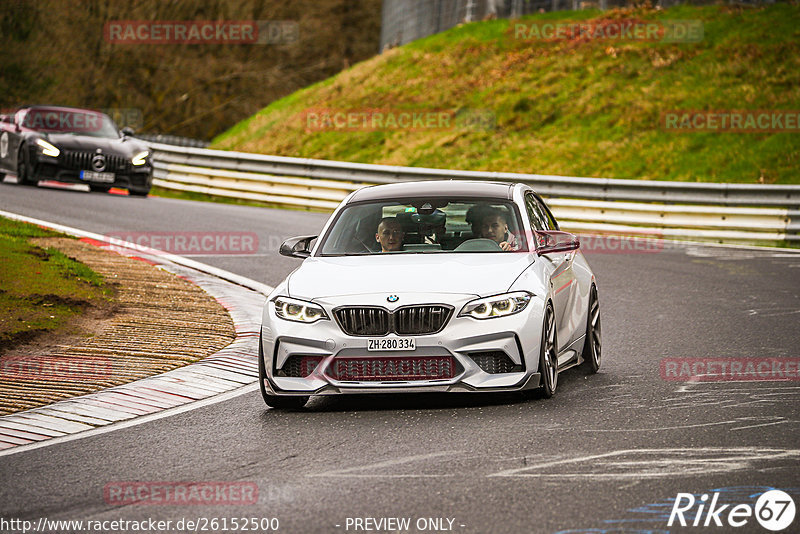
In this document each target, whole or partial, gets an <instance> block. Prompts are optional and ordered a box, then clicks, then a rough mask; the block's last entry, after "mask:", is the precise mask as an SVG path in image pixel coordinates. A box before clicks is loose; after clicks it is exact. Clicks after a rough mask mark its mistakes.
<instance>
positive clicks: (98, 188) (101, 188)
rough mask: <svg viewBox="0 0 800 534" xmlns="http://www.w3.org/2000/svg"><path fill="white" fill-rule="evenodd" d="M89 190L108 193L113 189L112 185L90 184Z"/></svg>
mask: <svg viewBox="0 0 800 534" xmlns="http://www.w3.org/2000/svg"><path fill="white" fill-rule="evenodd" d="M89 190H90V191H92V192H93V193H108V192H109V191H111V186H110V185H96V184H89Z"/></svg>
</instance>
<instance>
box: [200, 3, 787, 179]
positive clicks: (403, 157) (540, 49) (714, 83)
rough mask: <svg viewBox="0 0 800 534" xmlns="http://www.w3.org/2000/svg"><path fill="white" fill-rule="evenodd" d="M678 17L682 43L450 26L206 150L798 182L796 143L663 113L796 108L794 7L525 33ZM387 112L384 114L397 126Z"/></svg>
mask: <svg viewBox="0 0 800 534" xmlns="http://www.w3.org/2000/svg"><path fill="white" fill-rule="evenodd" d="M607 19H626V20H630V19H636V20H641V21H654V20H655V21H658V20H661V21H663V20H675V19H684V20H685V19H690V20H698V19H699V20H701V21H702V23H703V30H704V35H703V39H702V40H700V41H699V42H694V43H664V42H652V41H649V42H645V41H641V40H639V41H635V40H627V41H622V40H608V39H606V40H586V39H584V40H581V39H571V40H570V39H562V40H555V41H554V40H551V41H545V40H542V39H524V38H518V37H515V26H514V25H515V24H516V23H518V22H519V21H507V20H493V21H486V22H478V23H472V24H467V25H463V26H461V27H458V28H454V29H452V30H450V31H447V32H444V33H441V34H438V35H434V36H431V37H428V38H425V39H422V40H419V41H416V42H413V43H411V44H409V45H406V46H403V47H400V48H395V49H392V50H390V51H388V52H384V53H383V54H381V55H379V56H377V57H375V58H372V59H370V60H368V61H365V62H362V63H359V64H357V65H355V66H353V67H351V68H349V69H347V70H345V71H343V72H341V73H340V74H338V75H336V76H334V77H333V78H329V79H327V80H325V81H323V82H320V83H317V84H315V85H312V86H310V87H308V88H306V89H303V90H300V91H298V92H296V93H294V94H292V95H290V96H288V97H286V98H283V99H281V100H278V101H275V102H273V103H272V104H271V105H270V106H268V107H266V108H265V109H263V110H261V111H260V112H258V113H257V114H256V115H254V116H252V117H250V118H249V119H247V120H245V121H242V122H241V123H239V124H237V125H236V126H235V127H233V128H232V129H231V130H229V131H228V132H226V133H224V134H222V135H220V136H219V137H217V138H216V139H215V140H214V144H213V146H214V147H215V148H222V149H230V150H241V151H247V152H258V153H266V154H277V155H287V156H299V157H312V158H322V159H335V160H344V161H354V162H368V163H382V164H393V165H412V166H425V167H439V168H454V169H468V170H486V171H514V172H534V173H543V174H560V175H570V176H596V177H606V178H635V179H651V180H682V181H714V182H749V183H755V182H764V183H800V172H799V171H800V130H795V131H794V132H779V133H774V132H773V133H770V132H761V133H732V132H722V133H720V132H706V133H700V132H676V131H670V130H668V129H666V128H665V127H664V118H663V114H664V113H665V112H670V111H675V110H714V111H726V110H774V109H778V110H795V111H797V110H800V5H797V3H781V4H775V5H771V6H768V7H764V8H742V7H725V6H708V7H690V6H679V7H676V8H671V9H668V10H663V11H661V10H652V9H637V10H626V11H608V12H599V11H579V12H556V13H547V14H541V15H536V16H533V17H526V18H525V19H523V22H525V23H531V22H540V23H541V22H544V21H556V20H561V21H577V20H581V21H586V20H595V21H596V22H600V23H602V21H604V20H607ZM321 108H322V109H326V110H338V111H342V110H349V111H363V110H367V109H378V110H384V111H385V110H407V111H414V110H416V111H426V110H447V111H451V112H455V113H457V114H459V115H458V116H459V117H462V118H463V117H464V116H467V115H469V114H470V113H478V114H479V115H480V114H483V115H481V116H484V117H485V116H486V114H489V116H491V117H492V118H493V121H494V124H493V126H492V127H490V128H479V127H474V126H470V125H466V126H465V125H464V123H463V121H460V120H459V121H456V122H457V124H458V125H457V126H455V127H450V128H437V129H431V128H425V127H423V128H401V127H396V128H385V129H382V130H381V129H378V130H374V129H372V130H365V129H359V128H355V129H346V130H336V129H327V130H324V131H319V130H316V129H314V128H308V126H309V123H308V115H307V112H308V111H309V110H312V111H313V110H320V109H321ZM395 112H396V111H392V113H395Z"/></svg>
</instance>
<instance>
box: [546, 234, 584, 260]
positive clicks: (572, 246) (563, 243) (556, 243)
mask: <svg viewBox="0 0 800 534" xmlns="http://www.w3.org/2000/svg"><path fill="white" fill-rule="evenodd" d="M534 240H535V241H536V253H537V254H538V255H539V256H541V255H542V254H552V253H554V252H568V251H570V250H577V249H578V248H579V247H580V246H581V241H580V239H578V236H576V235H575V234H570V233H569V232H557V231H555V230H537V231H536V233H535V234H534Z"/></svg>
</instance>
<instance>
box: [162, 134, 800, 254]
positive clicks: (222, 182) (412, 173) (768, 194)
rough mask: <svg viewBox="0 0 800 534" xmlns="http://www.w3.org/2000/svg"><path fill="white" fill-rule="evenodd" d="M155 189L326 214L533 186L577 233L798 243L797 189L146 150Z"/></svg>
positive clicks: (799, 206) (174, 148) (190, 150)
mask: <svg viewBox="0 0 800 534" xmlns="http://www.w3.org/2000/svg"><path fill="white" fill-rule="evenodd" d="M150 146H151V148H152V149H153V150H154V166H155V173H154V181H153V183H154V184H155V185H157V186H160V187H165V188H169V189H175V190H181V191H192V192H197V193H206V194H210V195H217V196H225V197H231V198H238V199H246V200H255V201H261V202H268V203H271V204H278V205H284V206H292V207H303V208H308V209H320V210H332V209H334V208H335V207H336V206H337V205H338V204H339V202H340V201H341V200H342V199H343V198H344V197H345V196H346V195H347V194H349V193H350V192H351V191H354V190H356V189H358V188H360V187H364V186H366V185H374V184H385V183H394V182H403V181H412V180H448V179H458V180H488V181H511V182H523V183H527V184H530V185H531V186H532V187H533V188H534V189H535V190H536V191H538V192H539V193H540V194H542V195H543V196H545V197H547V198H548V204H549V205H550V206H551V208H552V209H553V211H554V213H555V215H556V217H557V218H558V219H559V222H561V224H562V226H563V227H564V228H565V229H567V230H571V231H576V232H587V233H590V232H597V233H619V234H625V235H631V234H633V235H636V234H642V235H649V236H651V237H652V236H657V237H669V238H677V239H706V240H714V241H726V242H742V241H743V242H764V241H773V242H775V241H800V235H799V234H800V186H797V185H759V184H720V183H686V182H656V181H640V180H621V179H605V178H577V177H565V176H551V175H541V174H519V173H499V172H478V171H453V170H445V169H427V168H421V167H399V166H389V165H372V164H364V163H347V162H340V161H327V160H315V159H306V158H290V157H283V156H266V155H260V154H248V153H244V152H230V151H224V150H207V149H198V148H187V147H177V146H170V145H163V144H157V143H150Z"/></svg>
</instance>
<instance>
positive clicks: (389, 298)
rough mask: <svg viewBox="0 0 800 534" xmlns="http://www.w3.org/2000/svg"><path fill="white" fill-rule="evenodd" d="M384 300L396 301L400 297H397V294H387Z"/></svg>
mask: <svg viewBox="0 0 800 534" xmlns="http://www.w3.org/2000/svg"><path fill="white" fill-rule="evenodd" d="M386 300H388V301H389V302H397V301H398V300H400V297H398V296H397V295H389V296H388V297H386Z"/></svg>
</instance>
